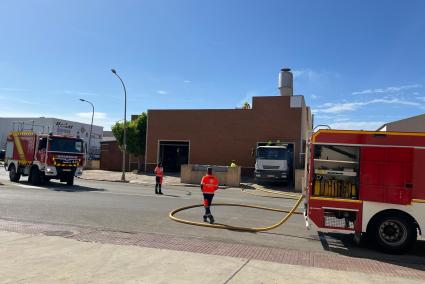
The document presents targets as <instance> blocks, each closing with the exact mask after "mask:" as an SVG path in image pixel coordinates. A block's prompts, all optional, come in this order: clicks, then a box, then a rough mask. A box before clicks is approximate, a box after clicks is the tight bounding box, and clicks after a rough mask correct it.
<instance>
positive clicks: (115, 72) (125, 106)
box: [111, 69, 127, 181]
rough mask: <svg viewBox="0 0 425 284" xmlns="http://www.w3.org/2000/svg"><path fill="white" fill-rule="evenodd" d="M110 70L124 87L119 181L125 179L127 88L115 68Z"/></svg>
mask: <svg viewBox="0 0 425 284" xmlns="http://www.w3.org/2000/svg"><path fill="white" fill-rule="evenodd" d="M111 72H112V73H114V75H115V76H117V77H118V79H120V81H121V84H122V86H123V88H124V141H123V151H122V175H121V181H125V152H126V150H127V118H126V117H127V90H126V89H125V85H124V82H123V80H122V79H121V77H120V76H119V75H118V74H117V71H115V69H111Z"/></svg>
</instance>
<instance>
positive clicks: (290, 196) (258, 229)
mask: <svg viewBox="0 0 425 284" xmlns="http://www.w3.org/2000/svg"><path fill="white" fill-rule="evenodd" d="M257 190H259V191H263V192H267V193H271V194H277V195H281V196H282V197H281V198H285V199H295V200H297V202H296V203H295V204H294V206H293V207H292V209H291V210H289V211H288V210H282V209H278V208H270V207H263V206H256V205H248V204H239V203H215V204H213V206H237V207H245V208H255V209H261V210H267V211H274V212H282V213H287V214H286V215H285V216H284V217H283V218H282V219H281V220H280V221H279V222H277V223H276V224H273V225H271V226H268V227H239V226H232V225H225V224H208V223H203V222H196V221H189V220H185V219H181V218H178V217H176V216H175V214H176V213H178V212H180V211H184V210H187V209H191V208H196V207H203V206H204V205H202V204H196V205H189V206H185V207H181V208H177V209H175V210H173V211H171V212H170V214H169V217H170V218H171V219H172V220H174V221H176V222H180V223H184V224H189V225H195V226H202V227H209V228H216V229H227V230H235V231H245V232H261V231H270V230H273V229H275V228H277V227H279V226H281V225H283V224H284V223H285V222H286V221H288V219H289V218H290V217H291V216H292V215H293V214H298V215H302V214H303V213H302V212H298V211H296V210H297V209H298V207H299V206H300V204H301V202H302V200H303V199H304V196H302V195H296V194H290V193H285V192H277V191H274V190H266V189H257ZM253 195H257V194H253ZM257 196H258V195H257ZM260 196H261V195H260Z"/></svg>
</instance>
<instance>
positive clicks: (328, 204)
mask: <svg viewBox="0 0 425 284" xmlns="http://www.w3.org/2000/svg"><path fill="white" fill-rule="evenodd" d="M307 155H308V156H307V161H308V163H307V167H306V180H307V186H306V192H305V195H306V207H307V208H306V209H307V210H306V212H307V222H310V221H312V222H313V223H314V224H315V225H316V226H317V227H319V228H325V229H331V230H343V231H352V232H354V233H355V236H357V238H359V237H360V236H361V235H362V234H363V235H365V236H367V239H368V240H373V241H374V242H375V243H376V245H377V246H378V248H380V249H381V250H384V251H387V252H392V253H401V252H403V251H405V250H407V249H408V248H410V247H411V246H412V244H413V243H414V242H415V241H416V239H417V235H418V233H419V234H421V229H422V230H424V229H425V134H424V133H402V132H371V131H346V130H325V129H322V130H319V131H317V132H315V133H314V134H313V135H312V136H311V138H310V141H309V149H308V154H307Z"/></svg>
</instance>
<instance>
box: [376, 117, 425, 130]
mask: <svg viewBox="0 0 425 284" xmlns="http://www.w3.org/2000/svg"><path fill="white" fill-rule="evenodd" d="M377 130H378V131H399V132H425V114H421V115H417V116H412V117H409V118H405V119H401V120H397V121H393V122H389V123H385V124H384V125H382V126H381V127H379V128H378V129H377Z"/></svg>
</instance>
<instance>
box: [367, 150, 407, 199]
mask: <svg viewBox="0 0 425 284" xmlns="http://www.w3.org/2000/svg"><path fill="white" fill-rule="evenodd" d="M377 158H379V159H377ZM412 163H413V149H412V148H390V147H388V148H383V147H362V148H361V156H360V199H361V200H365V201H375V202H384V203H394V204H410V202H411V199H412V188H411V186H410V185H411V184H412V183H413V181H412V176H413V164H412Z"/></svg>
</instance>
